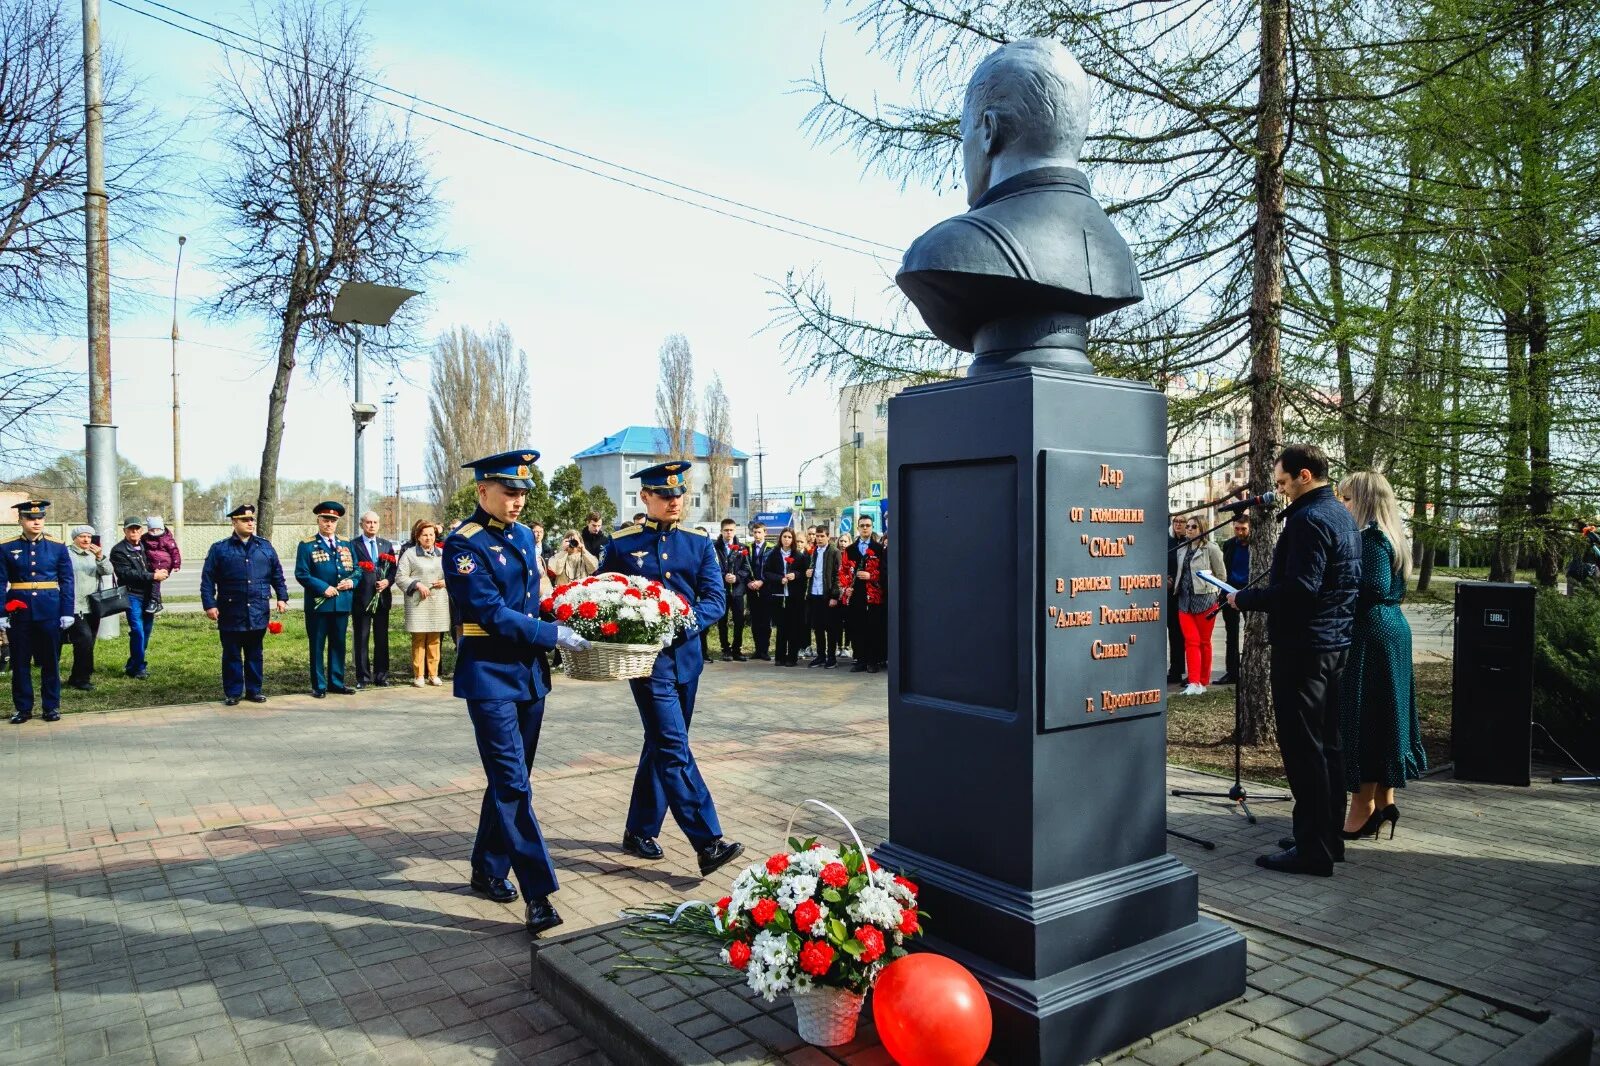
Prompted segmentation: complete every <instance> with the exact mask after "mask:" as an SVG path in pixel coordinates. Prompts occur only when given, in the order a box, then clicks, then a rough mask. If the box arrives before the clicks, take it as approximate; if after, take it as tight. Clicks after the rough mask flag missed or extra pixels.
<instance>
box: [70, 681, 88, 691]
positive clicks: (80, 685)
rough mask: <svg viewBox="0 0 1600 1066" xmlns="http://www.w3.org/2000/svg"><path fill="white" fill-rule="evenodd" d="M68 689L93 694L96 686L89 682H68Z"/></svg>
mask: <svg viewBox="0 0 1600 1066" xmlns="http://www.w3.org/2000/svg"><path fill="white" fill-rule="evenodd" d="M67 687H68V688H75V689H77V690H78V691H79V692H93V691H94V686H93V685H91V684H90V683H89V682H87V681H68V682H67Z"/></svg>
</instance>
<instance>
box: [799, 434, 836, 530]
mask: <svg viewBox="0 0 1600 1066" xmlns="http://www.w3.org/2000/svg"><path fill="white" fill-rule="evenodd" d="M847 447H849V441H846V442H845V443H844V444H841V445H839V446H838V447H837V448H829V449H828V450H827V451H825V452H823V453H822V454H820V455H813V456H812V457H811V458H809V459H807V460H806V461H805V462H803V463H801V464H800V470H799V472H798V473H796V474H795V476H794V492H795V496H796V497H798V498H799V499H801V500H802V501H803V500H804V499H805V495H806V490H805V476H806V467H808V466H810V465H811V464H812V463H814V462H816V461H817V460H818V459H826V458H827V457H828V456H830V455H832V454H833V453H834V452H837V451H843V450H844V449H845V448H847ZM800 521H801V524H802V525H803V524H804V523H805V504H804V503H802V504H801V505H800Z"/></svg>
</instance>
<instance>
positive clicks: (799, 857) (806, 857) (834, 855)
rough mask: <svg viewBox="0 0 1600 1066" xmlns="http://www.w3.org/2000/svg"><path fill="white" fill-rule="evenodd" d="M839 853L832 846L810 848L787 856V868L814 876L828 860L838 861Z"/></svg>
mask: <svg viewBox="0 0 1600 1066" xmlns="http://www.w3.org/2000/svg"><path fill="white" fill-rule="evenodd" d="M838 861H839V853H838V852H837V851H834V850H833V849H832V848H812V849H811V850H810V851H802V852H799V853H798V854H795V855H791V856H789V869H791V870H793V871H795V872H796V873H802V874H810V875H812V876H813V877H815V876H816V875H817V874H819V873H821V872H822V868H823V867H824V866H826V865H828V864H829V863H830V862H838Z"/></svg>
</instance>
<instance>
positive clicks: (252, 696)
mask: <svg viewBox="0 0 1600 1066" xmlns="http://www.w3.org/2000/svg"><path fill="white" fill-rule="evenodd" d="M245 699H247V700H249V701H250V702H251V703H266V702H267V698H266V697H265V696H263V695H262V694H261V693H259V692H251V693H247V694H246V695H245Z"/></svg>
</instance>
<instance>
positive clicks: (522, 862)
mask: <svg viewBox="0 0 1600 1066" xmlns="http://www.w3.org/2000/svg"><path fill="white" fill-rule="evenodd" d="M467 714H468V716H469V717H471V719H472V732H473V734H474V735H475V736H476V737H477V740H478V757H479V758H480V759H482V760H483V772H484V776H486V777H487V778H488V779H489V786H488V787H487V788H486V789H484V791H483V806H482V808H481V809H480V810H479V812H478V839H477V840H476V841H474V842H473V845H472V868H473V869H474V870H477V871H479V872H481V873H483V874H486V875H487V876H489V877H505V876H506V874H507V873H508V872H510V871H512V870H515V871H516V874H517V884H519V885H520V886H522V894H523V895H524V896H548V895H549V894H550V893H552V892H554V891H555V890H556V868H555V864H554V863H552V862H551V861H550V852H549V851H548V850H547V849H546V848H545V844H544V836H543V834H542V833H540V831H539V819H538V818H536V817H535V816H534V813H533V789H532V787H531V786H530V785H529V784H528V772H529V771H530V770H531V769H532V768H533V756H534V753H535V752H536V751H537V750H538V748H539V726H540V724H541V723H542V722H543V721H544V700H468V701H467Z"/></svg>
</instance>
